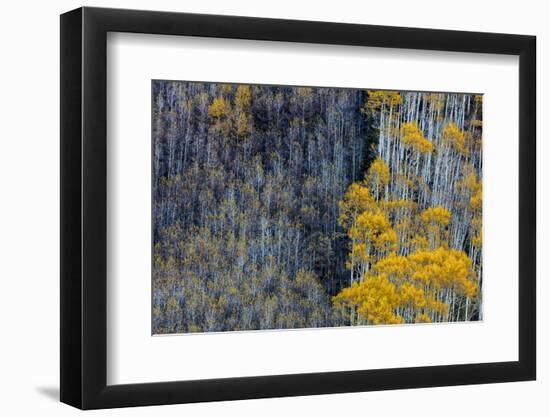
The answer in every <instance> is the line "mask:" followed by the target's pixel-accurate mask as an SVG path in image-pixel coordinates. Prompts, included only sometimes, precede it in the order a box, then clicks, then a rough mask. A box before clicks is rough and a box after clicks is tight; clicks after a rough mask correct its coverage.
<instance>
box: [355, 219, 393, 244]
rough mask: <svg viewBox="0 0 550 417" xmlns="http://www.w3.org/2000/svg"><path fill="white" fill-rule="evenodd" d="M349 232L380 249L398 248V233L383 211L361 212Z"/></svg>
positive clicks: (356, 239)
mask: <svg viewBox="0 0 550 417" xmlns="http://www.w3.org/2000/svg"><path fill="white" fill-rule="evenodd" d="M348 234H349V236H350V237H351V238H352V239H354V240H355V241H360V242H365V243H366V244H372V245H373V246H374V247H375V248H376V249H379V250H395V249H396V245H397V234H396V233H395V231H394V230H393V229H392V227H391V224H390V222H389V220H388V219H387V217H386V216H385V215H384V214H383V213H369V212H363V213H361V214H360V215H359V216H358V217H357V221H356V224H355V225H354V226H352V227H351V229H350V230H349V232H348Z"/></svg>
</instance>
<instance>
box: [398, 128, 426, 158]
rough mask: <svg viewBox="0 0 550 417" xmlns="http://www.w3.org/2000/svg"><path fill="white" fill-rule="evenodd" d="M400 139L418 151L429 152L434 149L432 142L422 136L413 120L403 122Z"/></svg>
mask: <svg viewBox="0 0 550 417" xmlns="http://www.w3.org/2000/svg"><path fill="white" fill-rule="evenodd" d="M401 141H402V142H403V144H404V145H405V146H408V147H410V148H412V149H414V150H415V151H416V152H418V153H430V152H432V151H433V150H434V145H433V143H432V142H430V141H429V140H428V139H426V138H425V137H424V135H423V134H422V131H421V130H420V129H419V128H418V126H417V125H416V123H414V122H410V123H404V124H403V125H402V126H401Z"/></svg>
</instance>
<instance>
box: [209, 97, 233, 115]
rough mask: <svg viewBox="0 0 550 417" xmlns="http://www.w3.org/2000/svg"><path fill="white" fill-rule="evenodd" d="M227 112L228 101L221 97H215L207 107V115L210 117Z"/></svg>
mask: <svg viewBox="0 0 550 417" xmlns="http://www.w3.org/2000/svg"><path fill="white" fill-rule="evenodd" d="M228 112H229V103H227V102H226V101H225V99H224V98H223V97H216V98H215V99H214V100H213V101H212V104H211V105H210V107H208V115H209V116H210V117H216V118H220V117H223V116H225V115H227V113H228Z"/></svg>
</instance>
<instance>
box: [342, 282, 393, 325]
mask: <svg viewBox="0 0 550 417" xmlns="http://www.w3.org/2000/svg"><path fill="white" fill-rule="evenodd" d="M333 301H334V304H335V306H336V307H337V308H340V309H342V308H351V309H354V310H356V311H357V314H358V315H359V316H360V317H361V318H362V319H363V320H364V321H365V322H366V323H367V324H398V323H402V322H403V318H402V317H400V316H398V315H396V314H395V313H394V309H395V308H396V307H397V306H398V305H399V302H400V299H399V294H398V292H397V289H396V287H395V285H393V284H392V283H391V282H390V281H389V280H388V278H387V277H386V276H385V275H380V276H378V277H373V278H369V279H366V280H364V281H363V282H355V283H354V284H353V285H352V286H351V287H349V288H344V289H343V290H342V291H341V292H340V293H339V294H338V295H336V296H335V297H333Z"/></svg>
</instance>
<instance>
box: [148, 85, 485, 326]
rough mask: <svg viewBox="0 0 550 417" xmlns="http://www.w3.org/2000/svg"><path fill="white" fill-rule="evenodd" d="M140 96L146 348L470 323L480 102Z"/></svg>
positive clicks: (402, 96)
mask: <svg viewBox="0 0 550 417" xmlns="http://www.w3.org/2000/svg"><path fill="white" fill-rule="evenodd" d="M151 96H152V120H151V122H152V153H153V161H152V179H153V181H152V182H153V189H152V197H153V198H152V216H153V219H152V224H153V242H152V252H153V253H152V262H153V266H152V332H153V334H170V333H196V332H223V331H239V330H263V329H290V328H317V327H336V326H355V325H379V324H386V325H387V324H412V323H438V322H457V321H476V320H481V319H482V318H483V308H482V291H481V289H482V261H483V260H482V99H483V97H482V95H479V94H463V93H434V92H415V91H389V90H368V89H344V88H325V87H294V86H274V85H273V86H272V85H245V84H225V83H208V82H186V81H162V80H153V81H152V94H151Z"/></svg>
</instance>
